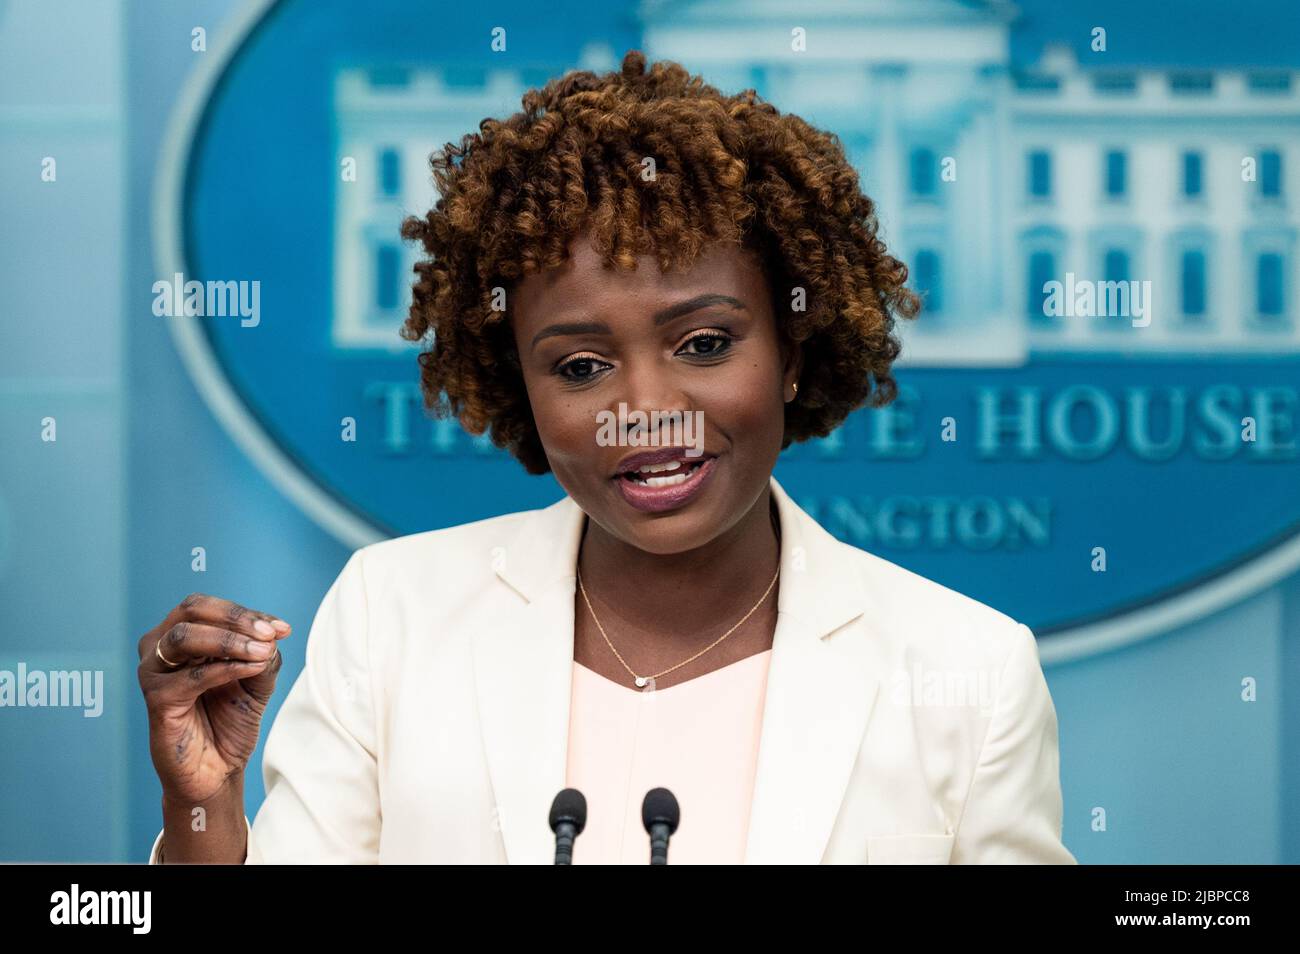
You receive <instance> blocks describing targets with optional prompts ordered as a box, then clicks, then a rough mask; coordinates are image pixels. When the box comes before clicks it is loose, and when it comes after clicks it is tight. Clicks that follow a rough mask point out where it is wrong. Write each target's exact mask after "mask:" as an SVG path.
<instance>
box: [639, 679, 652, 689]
mask: <svg viewBox="0 0 1300 954" xmlns="http://www.w3.org/2000/svg"><path fill="white" fill-rule="evenodd" d="M647 682H649V680H648V679H646V677H645V676H637V677H636V687H637V688H638V689H644V688H645V684H646V683H647Z"/></svg>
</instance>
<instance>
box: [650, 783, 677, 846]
mask: <svg viewBox="0 0 1300 954" xmlns="http://www.w3.org/2000/svg"><path fill="white" fill-rule="evenodd" d="M681 817H682V813H681V809H680V808H678V807H677V799H676V798H674V797H673V793H672V792H670V791H668V789H666V788H652V789H650V791H648V792H646V793H645V800H644V801H643V802H641V824H643V825H645V830H646V831H647V832H648V831H650V826H651V825H653V824H654V823H655V822H664V823H665V824H667V825H668V834H670V835H671V834H672V833H673V832H675V831H677V823H678V822H679V821H681Z"/></svg>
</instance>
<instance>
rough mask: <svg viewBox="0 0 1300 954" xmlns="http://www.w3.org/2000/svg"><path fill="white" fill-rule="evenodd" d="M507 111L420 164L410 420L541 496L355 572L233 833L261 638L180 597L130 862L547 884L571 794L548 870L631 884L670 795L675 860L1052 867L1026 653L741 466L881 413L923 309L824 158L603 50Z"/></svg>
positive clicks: (407, 226) (715, 100)
mask: <svg viewBox="0 0 1300 954" xmlns="http://www.w3.org/2000/svg"><path fill="white" fill-rule="evenodd" d="M523 106H524V109H523V112H521V113H519V114H516V115H514V116H512V117H510V118H509V119H507V120H504V121H494V120H487V121H485V122H484V123H483V124H481V127H480V133H477V134H471V135H468V136H466V137H465V138H464V139H463V140H462V142H461V144H460V145H459V146H454V145H449V146H448V147H447V149H445V150H444V151H443V152H441V153H438V154H436V155H435V156H434V158H433V161H432V166H433V171H434V176H435V180H436V182H437V185H438V187H439V192H440V195H441V198H440V199H439V201H438V202H437V205H436V206H435V208H434V209H432V210H431V211H430V212H429V213H428V214H427V216H425V217H424V218H423V219H417V218H411V219H409V220H407V222H405V223H404V225H403V235H404V237H406V238H407V239H420V240H421V241H422V243H423V247H424V250H425V251H426V253H427V258H426V259H425V260H424V261H423V262H422V263H421V264H420V265H419V266H417V272H418V275H419V279H418V282H417V283H416V285H415V289H414V300H413V304H412V306H411V312H410V316H409V318H408V320H407V323H406V328H405V329H404V332H403V334H404V335H405V336H406V337H408V338H410V339H411V340H418V339H430V338H431V339H432V341H431V344H430V347H429V349H428V350H427V351H426V352H425V353H423V354H422V355H421V367H422V384H423V388H424V392H425V396H426V402H427V404H428V405H429V406H430V407H435V408H438V409H439V410H440V411H442V412H443V413H455V414H456V415H457V416H458V417H459V420H460V421H461V423H462V424H463V425H464V427H465V428H466V429H467V430H469V431H471V432H473V433H475V434H481V433H483V432H484V431H485V430H488V429H490V431H491V436H492V440H493V441H494V443H495V444H496V445H497V446H499V447H503V448H508V449H509V450H510V451H511V453H513V455H514V456H515V457H516V458H517V459H518V460H519V461H520V463H521V464H522V465H523V466H524V467H525V468H526V469H527V471H528V472H529V473H534V474H541V473H545V472H547V471H550V472H551V473H553V474H554V475H555V477H556V479H557V480H558V482H559V483H560V485H561V486H562V487H563V488H564V490H565V491H566V492H567V496H565V497H564V498H563V499H562V500H560V501H559V502H558V503H556V504H554V505H552V506H550V507H547V508H544V509H541V510H535V511H527V512H518V513H508V514H505V515H504V516H500V517H496V518H493V519H489V520H481V521H478V522H475V523H470V524H466V525H462V526H457V527H450V528H447V529H443V530H436V531H430V532H426V533H418V534H413V535H409V536H404V537H400V538H397V539H394V540H389V541H386V542H383V543H378V544H374V545H371V546H367V547H364V548H362V549H361V550H359V551H357V552H356V553H354V554H353V555H352V557H351V558H350V559H349V560H348V562H347V564H346V566H345V567H344V568H343V570H342V572H341V573H340V575H339V577H338V579H337V580H336V581H335V582H334V584H333V586H332V587H331V588H330V591H329V592H328V593H327V594H326V597H325V599H324V602H323V603H322V605H321V607H320V610H319V611H318V614H317V616H316V619H315V621H314V623H313V625H312V629H311V632H310V634H309V638H308V643H307V661H306V667H305V669H304V670H303V672H302V674H301V675H300V676H299V677H298V679H297V681H296V682H295V683H294V685H293V687H292V689H291V690H290V692H289V694H288V696H287V698H286V699H285V702H284V705H283V707H282V709H281V710H280V713H279V716H278V718H277V719H276V721H275V725H274V727H273V728H272V730H271V732H270V734H269V736H268V739H267V744H266V749H265V752H264V758H263V771H264V773H265V779H266V800H265V802H264V804H263V806H262V808H261V811H260V812H259V813H258V816H257V821H256V823H255V824H253V825H251V827H250V826H249V824H248V820H247V818H246V816H245V815H244V810H243V771H244V766H245V764H246V763H247V761H248V758H249V756H250V755H251V753H252V751H253V749H254V746H255V743H256V739H257V733H258V729H259V724H260V718H261V714H262V712H263V711H264V710H265V707H266V704H267V702H268V700H269V699H270V696H271V692H272V689H273V686H274V682H275V678H276V674H277V673H278V671H279V668H280V655H279V654H278V652H276V650H275V645H276V640H278V639H281V638H283V637H284V636H286V635H287V634H288V631H289V628H288V625H287V624H285V623H283V622H282V621H279V620H276V619H274V618H273V617H270V616H268V615H267V614H264V613H260V612H256V611H253V610H248V609H245V608H243V607H240V606H238V605H235V604H233V603H230V602H227V601H225V600H221V599H217V598H215V597H208V596H204V595H201V594H196V595H194V596H192V597H190V598H187V599H186V600H185V601H184V602H183V603H182V604H181V605H180V606H178V607H177V608H176V609H175V610H173V611H172V612H171V613H170V614H168V616H167V617H166V618H165V619H164V620H163V621H162V622H161V623H160V624H159V625H158V626H157V627H155V628H154V629H153V630H152V631H151V632H149V633H148V634H146V635H145V636H144V637H143V638H142V639H141V641H140V647H139V649H140V657H141V664H140V681H141V685H142V687H143V689H144V693H145V697H146V700H147V702H148V705H149V712H150V746H151V751H152V754H153V759H154V764H155V766H156V767H157V770H158V774H159V777H160V778H161V780H162V785H163V793H164V794H163V816H164V828H163V832H162V833H160V835H159V839H158V841H157V842H156V843H155V848H154V853H153V859H152V860H154V861H159V860H166V861H229V862H241V861H248V862H258V861H272V862H289V861H304V862H376V861H379V862H510V863H526V862H535V863H548V862H550V861H552V860H554V857H555V836H554V834H553V833H552V831H551V828H550V826H549V825H548V811H549V809H550V807H551V802H552V799H553V797H554V796H555V795H556V793H557V792H559V791H560V790H561V789H563V788H566V787H571V788H576V789H578V790H580V791H582V792H583V793H584V795H585V796H586V801H587V805H588V815H587V819H586V827H585V829H584V830H583V831H582V833H581V834H580V835H579V836H578V839H577V842H576V847H575V851H574V860H575V862H577V863H590V862H630V863H645V862H646V861H647V860H648V858H649V841H648V839H647V835H646V833H645V831H644V830H643V828H642V824H641V817H640V810H641V804H642V798H643V796H644V795H645V793H646V792H647V791H648V790H649V789H651V788H655V787H664V788H667V789H669V790H670V791H672V792H673V794H674V795H675V797H676V799H677V802H678V804H679V806H680V824H679V826H678V828H677V830H676V832H675V833H674V834H673V836H672V839H671V842H670V856H669V857H670V860H671V861H673V862H674V863H689V862H742V861H743V862H748V863H762V862H794V863H816V862H828V863H844V862H848V863H861V862H868V863H888V862H928V863H946V862H953V863H970V862H1061V863H1071V862H1073V861H1074V859H1073V857H1072V856H1071V855H1070V853H1069V852H1068V851H1067V850H1066V849H1065V847H1064V846H1063V845H1062V843H1061V839H1060V832H1061V794H1060V782H1059V768H1058V755H1057V726H1056V716H1055V711H1054V708H1053V706H1052V701H1051V698H1050V696H1049V694H1048V689H1047V685H1046V682H1045V681H1044V679H1043V675H1042V671H1041V669H1040V666H1039V662H1038V656H1037V650H1036V643H1035V641H1034V638H1033V634H1032V633H1031V632H1030V631H1029V629H1028V628H1027V627H1025V626H1024V625H1022V624H1019V623H1017V622H1016V621H1015V620H1013V619H1011V618H1010V617H1008V616H1006V615H1004V614H1002V613H999V612H998V611H996V610H994V609H992V608H990V607H988V606H985V605H983V604H980V603H978V602H976V601H974V600H972V599H970V598H968V597H965V596H963V595H961V594H959V593H956V592H954V591H952V590H949V589H946V588H944V587H942V586H940V585H939V584H937V583H934V582H931V581H929V580H926V579H924V578H922V577H920V576H917V575H915V574H913V573H910V572H908V571H906V570H904V569H902V568H901V567H898V566H896V565H894V564H892V563H889V562H887V561H885V560H882V559H880V558H878V557H876V556H873V555H871V554H869V553H866V552H864V551H861V550H858V549H855V548H853V547H851V546H848V545H847V544H844V543H840V542H839V541H837V540H835V539H834V538H832V537H831V536H830V535H829V534H828V533H827V532H826V531H825V530H824V529H823V528H822V527H820V526H819V525H818V524H817V523H816V522H815V521H814V520H813V519H812V518H811V517H809V516H808V514H806V513H805V512H804V511H803V510H802V509H800V508H799V507H798V506H797V505H796V504H795V503H794V502H793V500H791V498H790V497H789V496H788V495H787V494H786V492H785V491H784V489H783V488H782V487H781V486H780V484H778V483H777V482H776V480H775V479H774V478H773V477H772V469H773V466H774V464H775V462H776V460H777V457H778V455H779V453H780V451H781V450H782V449H783V448H785V447H787V446H789V445H790V444H791V443H792V442H793V441H802V440H806V439H808V438H810V437H814V436H821V435H825V434H827V433H829V432H830V431H831V430H833V429H834V428H835V427H836V426H838V425H839V424H840V423H841V422H842V421H843V420H844V419H845V417H846V416H847V415H848V414H849V413H850V412H851V411H853V410H854V409H856V408H858V407H860V406H862V405H864V404H868V405H872V406H879V405H882V404H885V403H887V402H889V401H890V400H892V398H893V397H894V394H895V383H894V380H893V377H892V375H891V372H890V368H891V365H892V363H893V361H894V360H895V358H896V357H897V355H898V352H899V344H898V342H897V340H896V339H895V337H894V336H893V335H892V333H891V332H892V329H893V323H894V318H895V316H896V315H901V316H904V317H912V316H914V315H915V314H916V313H917V310H918V305H919V302H918V299H917V298H916V296H915V295H914V294H913V293H912V292H911V291H909V290H908V289H907V288H905V287H904V283H905V281H906V277H907V270H906V268H905V267H904V266H903V264H902V263H900V262H899V261H897V260H896V259H894V258H893V257H891V256H890V255H889V254H888V252H887V251H886V249H885V247H884V246H883V244H882V243H881V242H880V241H879V239H878V238H877V235H876V230H877V229H876V220H875V215H874V208H873V205H872V202H871V200H870V199H868V198H867V197H866V196H864V195H863V194H862V193H861V191H860V188H859V184H858V178H857V176H856V174H855V172H854V170H853V168H852V167H851V166H850V165H849V163H848V161H847V160H846V158H845V156H844V154H843V152H842V150H841V148H840V145H839V143H838V141H837V140H836V139H835V138H834V137H832V136H830V135H828V134H827V133H824V132H821V131H818V130H816V129H814V128H812V127H811V126H809V125H808V124H807V123H805V122H803V121H802V120H800V119H799V118H798V117H796V116H783V115H781V114H779V113H778V112H777V111H776V110H775V109H774V108H773V107H772V106H770V105H768V104H766V103H763V102H762V101H760V100H759V99H758V98H757V97H756V96H755V95H754V94H753V92H752V91H748V92H745V93H742V94H740V95H737V96H724V95H722V94H721V93H719V92H718V91H717V90H716V89H714V88H712V87H710V86H707V85H705V84H703V82H702V81H701V80H699V79H698V78H693V77H691V76H689V75H688V74H687V73H686V71H685V70H683V69H682V68H681V67H680V66H678V65H676V64H672V63H658V64H654V65H653V66H652V67H651V68H649V69H647V67H646V63H645V60H644V58H643V57H642V56H641V54H640V53H637V52H635V51H633V52H629V53H628V54H627V56H626V57H625V59H624V61H623V64H622V68H621V70H620V71H618V72H614V73H609V74H607V75H594V74H592V73H589V72H576V73H570V74H568V75H566V76H564V77H562V78H560V79H558V80H555V81H552V82H551V83H550V84H548V85H547V86H546V87H545V88H544V89H542V90H535V91H532V92H529V93H528V94H526V95H525V97H524V100H523ZM444 395H445V403H444ZM636 411H641V412H645V414H646V415H647V419H648V420H650V421H652V423H651V424H649V425H647V424H646V422H645V421H642V422H640V424H639V425H638V424H637V423H636V421H635V417H636V416H635V414H634V413H631V412H636ZM629 414H631V417H630V418H629ZM612 415H619V416H618V417H617V421H618V423H617V425H616V426H614V427H612V428H611V427H610V426H609V424H610V420H611V416H612ZM665 422H667V423H666V424H665ZM692 422H694V423H697V424H698V425H699V428H698V430H697V431H694V432H692V430H691V428H690V427H689V425H690V424H691V423H692ZM665 434H666V435H667V438H666V439H661V438H664V435H665ZM647 455H648V456H647ZM936 675H937V676H939V677H943V678H944V679H946V684H947V685H948V689H949V690H950V689H951V687H952V685H953V684H954V681H953V680H952V679H951V678H948V677H952V676H959V677H962V678H965V677H967V676H973V677H978V680H979V684H980V685H981V686H982V687H990V694H989V695H988V697H987V698H984V699H982V700H981V702H980V704H976V703H975V700H973V699H970V698H958V697H957V696H958V694H954V693H953V692H951V691H947V690H945V691H941V692H940V693H938V694H937V695H936V694H934V693H932V692H930V687H931V686H932V685H933V679H932V678H931V677H934V676H936ZM958 681H959V682H960V680H958ZM922 684H924V685H925V686H926V691H925V692H924V693H920V692H917V691H915V687H917V686H920V685H922ZM200 809H201V810H202V811H199V810H200ZM198 817H202V818H203V819H204V825H202V826H199V825H196V824H195V823H194V819H195V818H198ZM198 827H201V828H202V830H201V831H195V830H194V829H195V828H198ZM164 844H165V850H163V845H164Z"/></svg>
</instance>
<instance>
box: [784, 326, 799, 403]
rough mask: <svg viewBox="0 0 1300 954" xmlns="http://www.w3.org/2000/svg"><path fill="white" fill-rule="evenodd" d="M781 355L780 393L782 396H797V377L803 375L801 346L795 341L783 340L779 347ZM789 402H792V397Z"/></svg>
mask: <svg viewBox="0 0 1300 954" xmlns="http://www.w3.org/2000/svg"><path fill="white" fill-rule="evenodd" d="M781 354H782V361H783V364H782V379H781V391H782V393H783V394H791V395H794V394H797V393H798V391H797V387H796V386H797V385H798V383H799V376H800V375H802V374H803V345H802V344H801V343H800V342H797V341H788V340H785V339H783V340H782V345H781ZM790 400H794V397H793V396H792V397H791V398H790Z"/></svg>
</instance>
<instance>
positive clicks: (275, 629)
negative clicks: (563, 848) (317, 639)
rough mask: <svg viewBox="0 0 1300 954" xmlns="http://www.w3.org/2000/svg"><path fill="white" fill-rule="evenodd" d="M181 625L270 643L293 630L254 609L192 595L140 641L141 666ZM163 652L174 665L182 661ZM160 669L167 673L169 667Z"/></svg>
mask: <svg viewBox="0 0 1300 954" xmlns="http://www.w3.org/2000/svg"><path fill="white" fill-rule="evenodd" d="M179 623H201V624H203V625H206V626H216V627H219V628H221V629H223V630H229V631H231V632H234V633H243V634H244V635H245V636H248V637H250V638H252V639H256V640H261V641H271V642H274V641H275V640H276V639H279V638H282V637H284V636H285V635H287V634H288V633H289V631H290V628H291V627H290V626H289V624H288V623H286V622H284V620H281V619H278V618H276V617H274V616H271V615H269V614H267V613H260V612H258V611H257V610H251V609H249V608H248V607H246V606H242V605H240V604H239V603H234V602H231V601H230V600H223V599H221V598H220V597H219V596H209V595H207V594H206V593H191V594H190V595H189V596H187V597H185V599H183V600H181V602H180V603H179V604H178V605H177V606H176V608H175V609H173V610H172V611H171V612H170V613H168V614H167V616H166V618H165V619H164V620H163V621H162V622H161V623H159V624H158V625H157V626H155V627H154V628H153V629H151V630H150V631H149V632H147V633H145V634H144V636H142V637H141V638H140V643H139V645H138V646H137V649H138V651H139V656H140V661H141V663H142V664H143V663H144V662H145V658H146V657H147V656H154V657H155V659H156V656H157V652H156V648H157V645H158V642H159V640H160V639H163V638H165V637H166V635H167V634H168V632H169V631H170V630H171V629H172V628H173V627H175V626H176V625H177V624H179ZM162 651H163V654H164V655H165V656H166V657H167V658H168V659H171V660H173V661H174V662H179V661H180V660H179V659H178V658H177V657H176V656H175V655H173V654H172V653H169V652H167V645H166V644H164V645H163V647H162ZM159 668H160V669H161V670H164V671H165V670H166V668H167V667H166V666H160V667H159Z"/></svg>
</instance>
